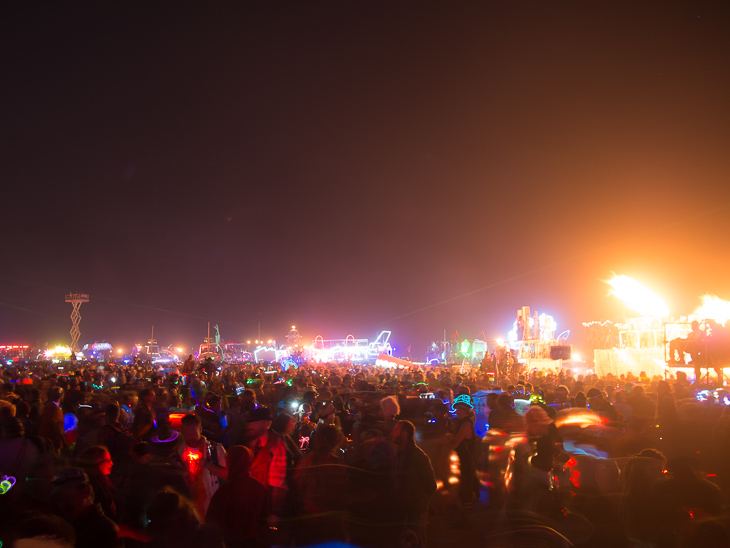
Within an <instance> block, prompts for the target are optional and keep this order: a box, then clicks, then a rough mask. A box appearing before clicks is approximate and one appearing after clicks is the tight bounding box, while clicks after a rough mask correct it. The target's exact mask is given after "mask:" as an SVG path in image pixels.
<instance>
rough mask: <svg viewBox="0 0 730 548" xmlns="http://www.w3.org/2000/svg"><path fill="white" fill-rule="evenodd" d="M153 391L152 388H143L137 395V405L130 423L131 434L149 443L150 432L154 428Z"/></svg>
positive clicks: (154, 397)
mask: <svg viewBox="0 0 730 548" xmlns="http://www.w3.org/2000/svg"><path fill="white" fill-rule="evenodd" d="M155 399H156V396H155V391H154V390H153V389H152V388H145V389H144V390H142V392H140V394H139V404H138V405H137V408H136V409H135V410H134V423H132V427H131V429H130V430H131V431H132V434H133V435H135V436H137V437H138V438H141V439H143V440H144V441H149V439H150V437H151V436H152V431H153V430H154V428H155V414H154V412H153V407H154V405H155Z"/></svg>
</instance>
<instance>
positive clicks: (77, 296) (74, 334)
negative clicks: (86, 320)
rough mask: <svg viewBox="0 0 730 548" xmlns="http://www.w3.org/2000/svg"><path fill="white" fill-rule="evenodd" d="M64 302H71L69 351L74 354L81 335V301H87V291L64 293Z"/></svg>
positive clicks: (77, 348) (77, 349)
mask: <svg viewBox="0 0 730 548" xmlns="http://www.w3.org/2000/svg"><path fill="white" fill-rule="evenodd" d="M66 302H67V303H71V306H72V307H73V312H71V322H72V324H73V325H72V326H71V352H73V353H74V354H76V352H78V351H79V337H80V336H81V330H80V329H79V324H80V323H81V313H80V312H79V309H80V308H81V303H88V302H89V295H88V293H69V294H68V295H66Z"/></svg>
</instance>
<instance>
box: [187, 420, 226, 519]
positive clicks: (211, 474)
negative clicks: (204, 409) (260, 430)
mask: <svg viewBox="0 0 730 548" xmlns="http://www.w3.org/2000/svg"><path fill="white" fill-rule="evenodd" d="M180 429H181V433H182V439H179V440H178V443H177V447H176V449H175V452H176V453H177V456H178V458H179V459H180V461H181V462H182V464H183V466H184V468H185V482H186V484H187V487H188V490H189V491H190V495H191V497H192V501H193V504H194V506H195V508H196V510H197V511H198V515H200V516H205V512H206V511H207V509H208V505H209V504H210V499H211V498H212V497H213V494H214V493H215V492H216V491H217V490H218V487H219V486H220V480H225V479H226V478H227V476H228V470H227V469H226V450H225V449H224V448H223V446H222V445H221V444H219V443H215V442H210V441H208V440H207V439H206V438H205V436H203V435H202V433H203V426H202V424H201V422H200V417H198V416H197V415H193V414H188V415H185V416H184V417H183V418H182V421H181V427H180Z"/></svg>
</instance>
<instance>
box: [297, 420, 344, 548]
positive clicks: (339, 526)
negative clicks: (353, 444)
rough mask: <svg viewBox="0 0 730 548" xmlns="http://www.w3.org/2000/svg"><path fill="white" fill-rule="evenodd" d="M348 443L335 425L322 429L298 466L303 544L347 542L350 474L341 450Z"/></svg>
mask: <svg viewBox="0 0 730 548" xmlns="http://www.w3.org/2000/svg"><path fill="white" fill-rule="evenodd" d="M345 443H346V440H345V438H344V436H343V434H342V432H341V431H340V430H338V429H337V427H335V426H334V425H327V426H323V427H321V428H320V431H319V433H318V436H317V438H315V439H313V441H312V446H311V450H310V451H309V452H308V453H307V454H306V455H304V456H303V457H302V459H301V460H300V461H299V462H298V463H297V467H296V469H295V471H294V483H295V486H296V494H297V498H296V516H297V520H298V521H297V524H296V538H297V542H298V543H301V544H302V545H311V544H319V543H327V542H344V541H345V540H346V539H347V535H346V522H345V519H344V518H345V517H346V511H347V507H348V504H347V500H346V499H343V496H342V495H343V493H346V492H347V488H348V482H347V472H346V468H345V466H344V459H343V453H342V449H343V447H344V445H345Z"/></svg>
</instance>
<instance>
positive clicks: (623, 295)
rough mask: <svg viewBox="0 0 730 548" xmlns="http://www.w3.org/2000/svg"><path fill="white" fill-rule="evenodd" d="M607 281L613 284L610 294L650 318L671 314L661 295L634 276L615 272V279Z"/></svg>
mask: <svg viewBox="0 0 730 548" xmlns="http://www.w3.org/2000/svg"><path fill="white" fill-rule="evenodd" d="M606 283H607V284H608V285H610V286H611V291H609V293H608V294H609V295H613V296H614V297H617V298H618V299H620V300H621V301H623V303H624V304H625V305H626V306H627V307H628V308H630V309H631V310H633V311H634V312H638V313H639V314H641V315H642V316H646V317H649V318H665V317H667V316H669V307H668V306H667V305H666V303H665V302H664V301H663V300H662V299H661V297H659V295H657V294H656V293H654V292H653V291H651V290H650V289H648V288H646V287H644V286H643V285H641V284H640V283H639V282H637V281H636V280H634V279H633V278H630V277H629V276H623V275H617V274H614V276H613V279H612V280H608V281H606Z"/></svg>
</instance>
